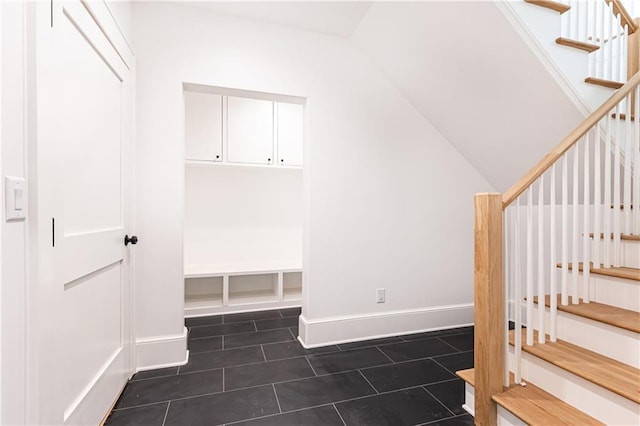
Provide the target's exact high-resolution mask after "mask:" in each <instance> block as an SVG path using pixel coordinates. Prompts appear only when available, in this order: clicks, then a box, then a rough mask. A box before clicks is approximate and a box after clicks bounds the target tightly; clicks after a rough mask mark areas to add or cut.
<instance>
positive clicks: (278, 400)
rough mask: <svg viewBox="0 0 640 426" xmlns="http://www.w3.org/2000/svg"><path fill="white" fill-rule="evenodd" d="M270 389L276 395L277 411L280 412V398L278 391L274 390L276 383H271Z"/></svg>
mask: <svg viewBox="0 0 640 426" xmlns="http://www.w3.org/2000/svg"><path fill="white" fill-rule="evenodd" d="M271 389H273V394H274V395H275V397H276V402H277V403H278V412H279V413H280V414H282V407H281V406H280V399H279V398H278V392H276V385H275V384H273V383H271Z"/></svg>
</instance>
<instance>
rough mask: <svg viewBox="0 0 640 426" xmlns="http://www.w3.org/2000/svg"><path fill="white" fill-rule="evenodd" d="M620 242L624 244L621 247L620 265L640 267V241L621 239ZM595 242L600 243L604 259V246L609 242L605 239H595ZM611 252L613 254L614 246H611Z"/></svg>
mask: <svg viewBox="0 0 640 426" xmlns="http://www.w3.org/2000/svg"><path fill="white" fill-rule="evenodd" d="M620 242H621V243H622V246H621V248H620V265H619V266H626V267H628V268H640V241H630V240H621V241H620ZM594 243H595V244H600V258H601V259H604V258H603V255H604V250H605V249H604V246H605V244H607V243H606V242H605V241H603V240H600V241H595V242H594ZM609 244H611V243H609ZM611 254H612V256H613V248H611ZM612 261H613V259H612Z"/></svg>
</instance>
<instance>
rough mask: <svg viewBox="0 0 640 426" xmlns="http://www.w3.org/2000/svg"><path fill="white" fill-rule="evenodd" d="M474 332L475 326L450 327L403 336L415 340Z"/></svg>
mask: <svg viewBox="0 0 640 426" xmlns="http://www.w3.org/2000/svg"><path fill="white" fill-rule="evenodd" d="M461 333H473V326H468V327H457V328H449V329H446V330H437V331H426V332H424V333H415V334H406V335H404V336H402V338H403V339H404V340H406V341H408V342H410V341H413V340H423V339H432V338H434V337H439V336H450V335H452V334H461Z"/></svg>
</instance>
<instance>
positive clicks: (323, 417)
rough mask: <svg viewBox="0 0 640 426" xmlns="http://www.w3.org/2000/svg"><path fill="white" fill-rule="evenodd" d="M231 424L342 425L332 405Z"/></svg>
mask: <svg viewBox="0 0 640 426" xmlns="http://www.w3.org/2000/svg"><path fill="white" fill-rule="evenodd" d="M233 426H343V423H342V420H341V419H340V416H339V415H338V412H337V411H336V409H335V408H333V405H325V406H322V407H315V408H309V409H307V410H299V411H292V412H289V413H285V414H276V415H275V416H269V417H263V418H261V419H255V420H249V421H245V422H239V423H233Z"/></svg>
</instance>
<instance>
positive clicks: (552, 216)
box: [549, 163, 558, 342]
mask: <svg viewBox="0 0 640 426" xmlns="http://www.w3.org/2000/svg"><path fill="white" fill-rule="evenodd" d="M550 189H551V196H550V197H549V250H550V253H549V257H550V262H549V268H550V269H549V271H550V277H549V295H550V298H551V305H550V307H549V313H550V319H551V321H550V323H549V328H550V330H549V332H550V333H549V334H550V337H551V341H552V342H555V341H557V340H558V330H557V325H556V317H557V315H558V288H557V283H556V281H557V277H558V268H556V165H555V163H554V164H553V166H551V186H550Z"/></svg>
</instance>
